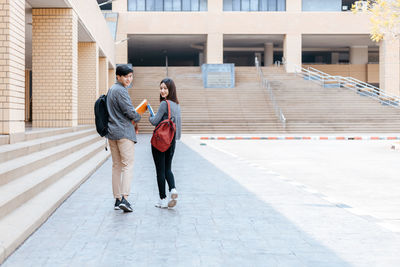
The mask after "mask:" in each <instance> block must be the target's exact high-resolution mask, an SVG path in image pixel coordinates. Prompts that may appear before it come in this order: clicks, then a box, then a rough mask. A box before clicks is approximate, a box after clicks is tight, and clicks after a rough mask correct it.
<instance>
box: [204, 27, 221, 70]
mask: <svg viewBox="0 0 400 267" xmlns="http://www.w3.org/2000/svg"><path fill="white" fill-rule="evenodd" d="M223 57H224V35H223V34H222V33H209V34H208V35H207V63H208V64H222V63H223V60H224V59H223Z"/></svg>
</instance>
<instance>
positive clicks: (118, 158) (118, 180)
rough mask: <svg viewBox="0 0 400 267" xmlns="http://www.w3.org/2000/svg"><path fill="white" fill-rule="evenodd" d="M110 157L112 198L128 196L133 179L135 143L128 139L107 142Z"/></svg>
mask: <svg viewBox="0 0 400 267" xmlns="http://www.w3.org/2000/svg"><path fill="white" fill-rule="evenodd" d="M108 142H109V144H110V150H111V157H112V162H113V165H112V190H113V195H114V198H121V197H122V196H128V195H129V193H130V191H131V182H132V177H133V159H134V155H135V143H134V142H133V141H131V140H129V139H120V140H108Z"/></svg>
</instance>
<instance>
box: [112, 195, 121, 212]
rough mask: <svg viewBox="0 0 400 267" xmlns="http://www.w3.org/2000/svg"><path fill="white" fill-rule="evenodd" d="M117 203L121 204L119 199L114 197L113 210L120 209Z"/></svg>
mask: <svg viewBox="0 0 400 267" xmlns="http://www.w3.org/2000/svg"><path fill="white" fill-rule="evenodd" d="M119 204H121V200H119V199H118V198H116V199H115V204H114V209H115V210H120V208H119Z"/></svg>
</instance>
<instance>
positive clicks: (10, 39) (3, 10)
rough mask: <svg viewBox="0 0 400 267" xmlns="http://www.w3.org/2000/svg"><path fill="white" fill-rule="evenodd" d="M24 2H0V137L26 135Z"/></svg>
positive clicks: (22, 0) (13, 0)
mask: <svg viewBox="0 0 400 267" xmlns="http://www.w3.org/2000/svg"><path fill="white" fill-rule="evenodd" d="M24 120H25V1H24V0H1V1H0V134H10V135H12V134H17V133H23V132H25V122H24Z"/></svg>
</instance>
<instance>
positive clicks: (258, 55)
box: [253, 52, 261, 66]
mask: <svg viewBox="0 0 400 267" xmlns="http://www.w3.org/2000/svg"><path fill="white" fill-rule="evenodd" d="M255 58H257V60H258V63H259V64H260V66H261V52H255V53H254V59H253V64H254V65H255V63H256V62H255Z"/></svg>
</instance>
